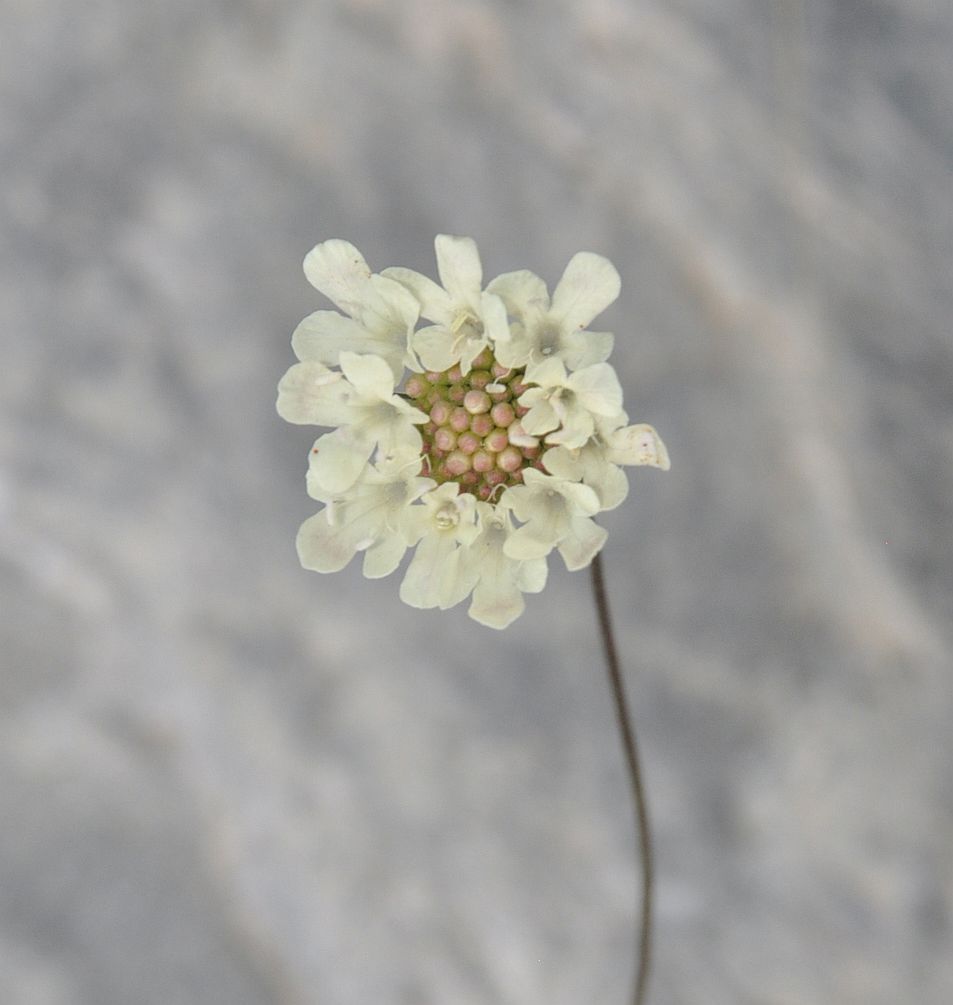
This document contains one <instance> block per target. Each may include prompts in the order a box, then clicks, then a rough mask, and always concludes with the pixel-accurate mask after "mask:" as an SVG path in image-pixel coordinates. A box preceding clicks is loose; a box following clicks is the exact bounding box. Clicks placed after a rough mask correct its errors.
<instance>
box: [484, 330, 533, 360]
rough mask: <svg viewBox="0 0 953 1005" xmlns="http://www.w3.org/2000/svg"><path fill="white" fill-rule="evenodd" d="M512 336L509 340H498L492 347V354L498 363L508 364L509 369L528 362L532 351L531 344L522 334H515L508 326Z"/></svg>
mask: <svg viewBox="0 0 953 1005" xmlns="http://www.w3.org/2000/svg"><path fill="white" fill-rule="evenodd" d="M510 335H511V336H512V338H511V339H510V341H509V342H500V343H498V344H497V345H496V346H494V348H493V355H494V356H496V360H497V362H498V363H501V364H502V365H503V366H508V367H509V368H510V369H511V370H517V369H521V368H522V367H524V366H526V364H527V363H529V360H530V356H531V355H532V352H533V344H532V343H531V342H530V341H529V340H528V339H526V338H525V337H524V336H523V335H522V334H519V335H517V334H515V333H514V331H513V328H512V327H511V328H510Z"/></svg>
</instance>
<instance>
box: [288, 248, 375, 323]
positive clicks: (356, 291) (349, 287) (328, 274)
mask: <svg viewBox="0 0 953 1005" xmlns="http://www.w3.org/2000/svg"><path fill="white" fill-rule="evenodd" d="M304 274H305V276H307V278H308V282H309V283H311V285H312V286H313V287H314V288H315V289H316V290H319V291H320V292H321V293H323V294H324V295H325V296H326V297H327V298H328V300H330V301H331V302H332V303H334V304H335V305H336V306H338V307H340V308H341V310H342V311H344V312H345V313H347V314H352V315H356V314H358V313H359V311H360V309H361V304H362V303H363V302H364V298H365V295H366V289H367V283H368V280H369V279H370V275H371V270H370V267H369V266H368V264H367V262H365V261H364V256H363V255H362V254H361V253H360V252H359V251H358V250H357V248H355V247H354V245H353V244H351V243H350V242H348V241H342V240H339V239H338V238H334V239H332V240H330V241H325V242H324V243H323V244H319V245H317V247H315V248H312V249H311V251H309V252H308V254H307V255H306V256H305V259H304Z"/></svg>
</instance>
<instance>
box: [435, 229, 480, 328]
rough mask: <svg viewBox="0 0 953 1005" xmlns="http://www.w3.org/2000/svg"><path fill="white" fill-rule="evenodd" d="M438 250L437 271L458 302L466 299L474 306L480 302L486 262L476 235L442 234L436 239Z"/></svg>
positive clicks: (466, 302)
mask: <svg viewBox="0 0 953 1005" xmlns="http://www.w3.org/2000/svg"><path fill="white" fill-rule="evenodd" d="M434 248H435V250H436V253H437V273H438V274H439V276H440V282H441V283H443V288H444V289H445V290H446V291H447V292H448V293H449V294H450V299H451V300H453V301H455V302H456V303H465V304H468V305H469V306H470V307H472V308H473V309H474V310H476V309H477V308H479V306H480V289H481V287H482V285H483V266H482V265H481V264H480V252H479V251H478V250H477V246H476V241H474V240H473V238H472V237H452V236H451V235H449V234H438V235H437V237H436V239H435V241H434Z"/></svg>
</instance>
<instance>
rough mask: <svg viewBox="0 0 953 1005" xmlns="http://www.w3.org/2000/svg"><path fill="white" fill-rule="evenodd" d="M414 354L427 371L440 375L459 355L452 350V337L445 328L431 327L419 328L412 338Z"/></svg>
mask: <svg viewBox="0 0 953 1005" xmlns="http://www.w3.org/2000/svg"><path fill="white" fill-rule="evenodd" d="M413 347H414V352H415V353H417V356H418V357H419V358H420V362H421V363H423V365H424V366H425V367H426V368H427V369H428V370H435V371H436V372H437V373H442V372H443V371H444V370H449V369H450V367H452V366H453V364H454V363H456V362H457V360H458V356H459V353H458V352H456V351H455V350H454V347H453V336H452V335H451V334H450V332H448V331H447V329H446V328H444V327H442V326H438V325H433V326H432V327H430V328H421V329H420V331H418V332H417V333H416V334H415V335H414V338H413Z"/></svg>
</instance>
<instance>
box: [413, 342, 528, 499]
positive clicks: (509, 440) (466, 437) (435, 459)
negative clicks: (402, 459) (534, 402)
mask: <svg viewBox="0 0 953 1005" xmlns="http://www.w3.org/2000/svg"><path fill="white" fill-rule="evenodd" d="M526 387H527V385H526V384H524V383H523V370H521V369H519V370H515V369H514V370H511V369H507V368H506V367H504V366H502V365H501V364H499V363H497V361H496V360H495V358H494V357H493V354H492V352H491V351H490V350H489V349H488V348H487V349H484V350H483V351H482V352H481V353H480V355H479V356H477V357H476V359H474V361H473V364H472V368H471V369H470V372H469V373H467V374H464V373H463V372H462V371H461V369H460V367H459V366H453V367H451V368H450V369H449V370H446V371H444V372H442V373H434V372H430V373H424V374H420V373H415V374H412V375H411V376H410V377H408V378H407V383H406V385H405V388H404V391H405V393H406V395H407V397H408V398H410V399H411V400H412V401H413V403H414V404H415V405H416V406H417V408H419V409H421V410H422V411H424V412H427V413H428V415H429V416H430V420H429V421H428V422H427V423H426V424H425V425H422V426H420V427H418V428H419V429H420V431H421V434H422V435H423V441H424V442H423V466H422V468H421V474H423V475H426V476H427V477H428V478H433V479H434V480H435V481H437V482H441V483H442V482H446V481H455V482H458V483H459V485H460V489H461V491H463V492H471V493H473V494H474V495H475V496H476V497H477V498H478V499H483V500H485V501H492V499H493V498H494V495H495V494H497V493H498V492H499V491H502V489H503V488H506V487H507V486H509V485H518V484H519V483H520V482H522V480H523V470H524V468H527V467H536V468H538V469H539V470H545V469H544V468H543V467H542V463H541V460H540V455H541V448H540V444H539V441H538V440H537V439H536V438H535V437H532V436H529V435H527V433H526V432H525V431H524V430H523V427H522V425H521V424H520V421H519V420H520V419H521V418H522V417H523V415H525V414H526V408H524V407H523V406H522V405H520V404H519V403H518V400H517V399H518V398H519V396H520V395H521V394H523V392H524V391H525V390H526Z"/></svg>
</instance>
